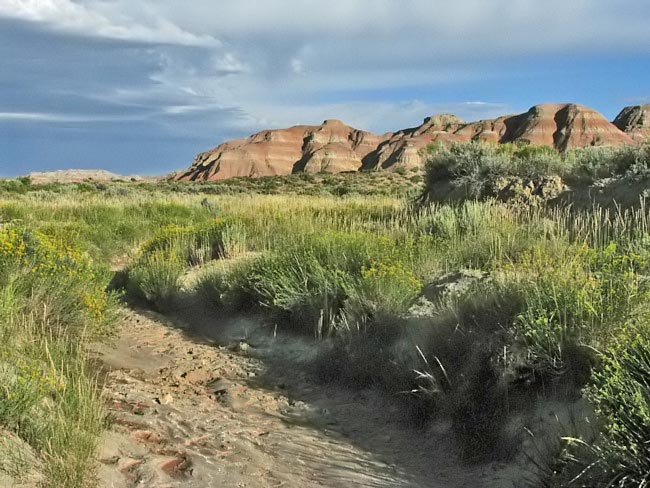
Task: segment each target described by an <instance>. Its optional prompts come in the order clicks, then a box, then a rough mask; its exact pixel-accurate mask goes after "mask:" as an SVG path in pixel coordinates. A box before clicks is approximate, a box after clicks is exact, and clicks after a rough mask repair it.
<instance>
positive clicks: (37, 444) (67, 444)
mask: <svg viewBox="0 0 650 488" xmlns="http://www.w3.org/2000/svg"><path fill="white" fill-rule="evenodd" d="M105 280H106V281H107V276H106V274H105V273H104V272H103V271H102V270H101V269H98V268H97V267H96V266H95V265H94V264H93V263H92V262H91V261H90V260H89V259H88V258H87V257H86V256H85V255H84V254H83V253H82V252H81V251H80V250H79V249H78V248H77V247H76V246H74V245H72V244H69V243H66V242H61V241H59V240H56V239H54V238H51V237H49V236H47V235H44V234H42V233H40V232H36V231H30V230H26V229H21V228H12V227H9V228H4V229H0V385H1V386H0V425H1V426H2V428H3V430H10V431H12V432H13V433H14V434H16V435H17V436H19V437H20V438H21V439H22V440H23V441H24V442H25V443H26V445H27V446H29V449H30V452H31V455H33V456H35V458H36V460H37V462H38V466H28V467H27V468H24V467H20V466H18V467H16V466H12V463H14V461H12V460H13V459H17V460H18V461H20V459H21V458H25V456H27V457H30V453H28V452H11V453H6V452H0V457H1V458H2V462H1V463H0V469H3V470H6V471H10V472H12V473H14V472H16V469H17V470H18V471H17V472H18V474H20V472H23V473H24V471H25V469H27V470H28V471H29V470H30V469H36V470H37V471H39V474H40V475H41V476H42V478H43V484H44V485H46V486H62V487H82V486H87V483H88V482H89V480H90V478H91V476H92V474H93V472H94V469H95V451H96V446H97V438H98V436H99V434H100V432H101V430H102V427H103V423H104V410H103V401H102V399H101V397H100V392H99V389H98V388H97V384H96V377H95V374H94V373H93V372H91V371H90V369H89V367H88V363H87V352H86V344H87V342H88V341H90V340H96V339H97V338H98V336H99V335H102V334H104V333H106V331H107V330H108V326H109V325H110V324H111V322H112V319H113V318H114V308H115V304H116V301H115V297H114V296H111V295H108V294H106V292H105V291H104V288H105V283H106V281H105ZM4 447H5V446H4V443H0V451H2V450H3V448H4ZM19 449H21V450H24V449H25V447H24V446H23V447H20V448H19Z"/></svg>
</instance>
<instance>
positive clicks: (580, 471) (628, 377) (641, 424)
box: [564, 335, 650, 488]
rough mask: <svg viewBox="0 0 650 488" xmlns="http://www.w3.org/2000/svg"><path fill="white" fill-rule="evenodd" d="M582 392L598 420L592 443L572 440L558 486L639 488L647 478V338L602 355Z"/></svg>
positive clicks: (649, 387) (649, 420) (649, 366)
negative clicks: (597, 432) (599, 426)
mask: <svg viewBox="0 0 650 488" xmlns="http://www.w3.org/2000/svg"><path fill="white" fill-rule="evenodd" d="M587 391H588V396H589V398H590V400H591V401H592V402H593V404H594V405H595V407H596V413H597V415H598V417H599V418H600V420H601V422H602V434H601V436H600V438H599V439H597V441H596V443H595V444H594V445H587V444H585V443H584V442H582V441H580V440H572V442H571V443H570V445H569V453H570V456H569V463H568V466H567V467H566V468H565V473H564V477H565V478H567V479H569V480H570V481H568V482H566V483H565V484H564V486H590V487H594V488H600V487H602V488H608V487H614V486H617V487H622V488H628V487H629V488H632V487H635V488H636V487H639V486H645V485H647V484H648V482H650V342H648V339H647V338H646V337H644V336H641V335H639V336H637V337H635V338H633V339H632V340H631V341H630V342H629V343H627V344H625V343H624V342H623V343H622V344H619V345H617V346H616V347H613V348H612V349H610V351H609V352H608V353H606V354H605V355H604V356H603V364H602V365H601V368H600V369H599V371H598V372H597V373H596V374H595V375H594V381H593V385H592V386H591V387H589V389H588V390H587Z"/></svg>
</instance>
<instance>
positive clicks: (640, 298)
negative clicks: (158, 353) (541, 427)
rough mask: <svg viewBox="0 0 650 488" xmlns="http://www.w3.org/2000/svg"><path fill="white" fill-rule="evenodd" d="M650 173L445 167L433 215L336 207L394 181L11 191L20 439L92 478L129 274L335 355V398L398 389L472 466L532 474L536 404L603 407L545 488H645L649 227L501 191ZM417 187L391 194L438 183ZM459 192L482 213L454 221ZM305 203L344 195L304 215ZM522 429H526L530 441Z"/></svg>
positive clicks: (554, 159)
mask: <svg viewBox="0 0 650 488" xmlns="http://www.w3.org/2000/svg"><path fill="white" fill-rule="evenodd" d="M648 164H649V162H648V148H647V146H645V147H644V146H641V147H639V148H625V149H616V150H613V149H593V150H592V149H582V150H577V151H575V152H570V153H567V154H566V155H563V156H560V155H558V154H557V153H555V152H553V151H551V150H546V149H544V148H532V147H526V146H524V147H522V146H508V145H506V146H499V147H498V148H497V147H493V146H487V145H482V144H466V145H454V146H451V147H450V148H449V149H444V148H442V147H437V148H433V149H432V150H431V154H430V156H429V162H428V165H427V181H426V185H427V186H426V188H425V189H424V190H422V193H421V198H420V203H419V204H415V202H414V198H413V191H412V190H410V189H408V191H404V189H403V188H402V187H401V186H398V185H396V186H395V187H391V186H387V187H383V188H380V187H379V185H377V188H375V190H376V191H377V192H379V191H381V193H384V194H383V195H381V194H372V193H375V192H372V191H361V190H359V189H356V190H353V191H343V190H341V191H330V189H331V188H347V189H350V188H353V187H356V186H357V185H359V186H365V185H368V186H370V183H369V182H373V184H377V183H378V181H381V178H384V175H383V174H382V173H381V172H379V173H372V174H368V175H364V174H363V173H361V174H357V175H347V176H346V175H339V176H337V177H336V179H335V183H333V184H331V185H330V184H329V183H325V181H326V180H327V181H329V178H334V177H332V176H331V175H316V176H315V177H313V178H316V180H314V181H311V182H310V181H308V180H309V178H312V177H308V176H303V175H296V176H292V177H284V179H277V178H275V179H274V178H271V179H268V180H264V179H259V180H255V182H252V181H250V180H245V179H242V180H235V181H231V182H230V183H228V182H227V181H226V182H223V183H219V184H213V183H210V184H204V185H197V186H192V185H190V184H179V183H167V184H162V186H161V187H156V186H155V185H151V184H128V183H124V184H119V183H114V184H110V185H101V186H99V185H94V184H91V183H80V184H74V185H52V186H44V187H32V186H31V185H30V184H29V183H28V182H21V181H10V182H4V183H3V184H2V187H1V189H0V222H2V230H0V260H2V264H3V267H2V268H1V270H2V271H0V319H1V322H0V324H1V326H2V329H1V331H2V333H3V335H4V336H5V337H7V338H8V339H7V340H6V341H3V346H0V351H3V354H4V355H3V357H2V359H1V360H0V366H1V367H0V374H3V375H5V378H6V379H5V381H4V383H3V384H4V385H9V386H4V387H3V389H1V390H0V425H1V426H2V429H4V430H6V431H8V432H11V433H12V436H13V437H15V438H16V442H21V443H24V444H25V447H24V450H25V452H28V453H31V456H32V457H33V459H34V460H35V461H34V463H36V464H35V466H37V467H38V469H37V471H38V473H39V475H40V476H41V477H43V479H45V480H46V482H47V483H49V485H50V486H82V485H83V483H84V482H88V480H89V479H91V478H92V470H93V464H92V452H93V449H94V442H95V439H96V436H97V434H98V432H99V431H100V429H101V425H102V422H103V418H102V405H101V401H100V400H99V398H98V393H97V390H96V388H95V383H94V380H93V378H94V375H93V373H92V372H91V370H90V369H89V368H88V365H87V360H86V353H85V352H84V351H85V349H84V347H83V345H84V343H87V342H88V341H90V340H94V338H95V337H97V336H98V335H101V334H102V333H105V332H106V329H109V330H110V324H111V321H110V318H111V317H112V310H113V308H114V298H113V296H112V295H111V294H110V293H108V292H106V291H105V289H106V286H107V285H108V282H109V276H108V274H107V273H105V271H102V269H105V267H106V265H107V264H108V263H109V262H110V261H111V260H112V259H115V258H121V261H124V258H123V256H124V255H125V254H129V259H128V264H127V266H126V269H125V270H124V273H123V274H124V276H122V277H121V278H122V280H121V283H118V280H114V285H115V284H118V285H120V286H122V287H123V291H124V293H126V294H127V297H128V298H129V299H134V300H140V301H141V302H145V303H148V304H149V305H150V306H151V307H152V308H155V309H157V310H159V311H162V312H170V311H173V309H174V308H175V307H176V306H178V305H179V304H180V303H181V302H182V301H183V300H188V299H189V297H193V298H198V299H199V300H200V301H201V302H202V303H204V304H206V306H209V307H211V310H212V313H214V314H222V313H223V312H224V311H227V312H229V313H242V314H243V313H251V312H255V313H258V314H261V315H262V316H263V317H266V320H268V323H269V324H270V325H271V324H272V325H277V330H278V333H291V334H301V335H305V336H311V337H314V343H315V345H316V344H318V350H319V354H318V355H317V358H316V359H315V360H314V361H313V362H312V363H311V364H309V365H307V367H309V368H310V369H312V370H313V373H314V375H316V376H317V377H318V378H319V379H320V380H322V381H339V382H344V383H346V384H348V385H350V386H353V387H363V386H368V385H373V386H377V387H380V388H382V389H383V390H385V391H386V392H387V393H388V394H391V395H395V396H397V397H399V398H401V399H402V400H403V402H404V405H405V409H404V411H405V412H408V414H409V415H410V416H411V417H412V419H413V420H414V421H417V422H418V423H421V424H425V423H426V422H428V421H429V420H430V419H436V418H446V419H449V421H450V422H451V425H452V431H453V433H454V435H455V436H456V437H457V439H458V445H459V455H460V456H461V458H463V459H465V460H467V461H473V462H474V461H482V460H487V459H494V457H495V456H498V457H502V458H504V459H508V458H512V457H514V456H516V455H517V453H518V452H520V451H521V450H522V449H523V448H522V446H523V445H524V444H526V443H530V439H528V434H527V431H526V429H525V427H529V425H528V424H527V421H528V420H527V413H528V412H531V411H532V410H533V409H534V408H535V406H536V405H537V404H539V403H540V402H543V401H550V400H554V401H555V400H559V401H562V402H566V403H573V402H575V401H576V400H577V399H582V400H581V401H583V402H586V403H588V404H589V405H590V406H591V408H590V409H587V410H590V411H593V413H590V414H589V415H587V417H588V419H587V420H585V418H584V417H582V418H578V419H574V423H573V424H572V425H564V424H563V425H559V426H558V427H557V428H558V431H559V435H558V436H557V439H554V441H553V442H552V443H550V444H549V443H548V440H545V441H544V442H545V445H543V446H541V445H540V446H537V448H538V449H537V450H538V451H539V452H540V453H543V455H541V456H537V457H536V458H535V460H534V462H531V466H530V470H531V480H534V481H531V486H593V487H600V486H603V487H604V486H622V487H628V486H629V487H632V486H643V485H644V484H645V483H647V482H648V479H647V477H648V473H650V466H649V465H648V459H650V452H649V446H650V431H648V425H650V397H649V396H648V388H649V384H648V378H650V342H648V337H650V335H648V332H649V330H648V324H649V322H648V318H649V316H648V314H649V313H650V310H649V309H648V303H650V301H649V298H650V281H649V280H648V276H649V273H650V229H649V228H648V217H649V216H648V211H647V210H646V209H645V207H644V206H642V205H641V206H636V207H633V208H629V209H626V210H623V209H620V208H618V209H617V208H616V207H611V208H599V207H589V208H585V209H581V210H579V209H576V208H572V207H567V206H564V205H562V204H559V205H555V206H550V205H546V204H545V203H544V202H545V201H546V199H544V198H529V197H530V195H528V194H521V193H517V192H516V191H514V190H513V193H514V196H515V197H517V196H522V195H523V196H525V198H504V196H503V194H502V193H499V192H495V191H493V188H494V184H495V183H494V182H495V181H497V180H498V179H499V178H505V179H507V180H511V179H512V178H519V179H520V180H517V181H520V182H522V183H525V181H524V180H526V179H530V180H533V181H538V180H539V178H541V177H544V178H550V177H552V176H557V177H559V178H561V181H562V183H561V184H562V185H564V184H565V182H566V183H567V184H569V185H571V184H573V182H578V181H582V182H584V181H585V180H586V181H587V183H591V182H592V181H595V180H596V179H599V178H602V177H604V176H611V175H617V176H620V177H621V178H636V179H637V180H641V181H644V180H643V178H644V177H645V175H646V171H647V168H648ZM414 176H419V175H417V174H416V173H413V174H412V175H411V174H409V173H407V174H405V175H397V176H393V177H392V178H395V179H397V178H401V179H400V180H399V181H400V182H404V181H409V182H412V183H413V184H414V185H416V184H420V182H419V181H412V180H410V179H409V178H412V177H414ZM319 179H321V180H320V186H319V184H318V182H319ZM269 182H273V185H271V184H270V183H269ZM308 183H309V185H311V186H310V187H309V186H308ZM386 183H387V184H388V183H389V182H388V181H386ZM441 183H445V184H446V185H449V184H451V185H452V186H456V187H457V188H462V192H461V194H462V195H463V197H462V198H457V199H455V200H454V201H442V200H443V198H442V197H441V196H440V195H441V194H440V193H439V189H438V187H437V185H440V184H441ZM301 184H304V188H308V187H309V188H310V190H309V193H311V192H312V191H313V192H314V193H320V192H322V190H327V192H326V194H320V195H312V194H310V195H301V194H300V193H301V190H300V188H298V187H300V185H301ZM536 184H537V183H534V185H533V187H534V186H535V185H536ZM258 185H259V186H258ZM264 185H270V186H273V187H274V188H273V190H272V191H270V190H269V191H266V190H262V188H263V186H264ZM400 185H401V184H400ZM404 186H408V187H409V188H410V187H411V186H412V185H411V184H408V185H406V184H405V185H404ZM244 187H246V189H245V190H244ZM294 187H295V191H294V194H282V195H273V194H271V195H268V194H260V193H273V192H275V191H281V190H283V189H288V188H294ZM526 187H527V183H525V184H523V185H522V188H526ZM304 188H303V189H304ZM212 193H216V194H212ZM230 193H233V194H230ZM323 193H324V192H323ZM534 193H535V192H532V193H531V195H533V194H534ZM533 196H535V197H537V196H539V194H538V193H537V194H535V195H533ZM531 203H532V204H531ZM189 275H191V277H192V279H191V280H189V279H188V276H189ZM4 344H7V346H6V347H5V345H4ZM23 364H24V365H26V366H24V367H23V366H22V365H23ZM21 368H23V369H21ZM21 378H22V379H21ZM17 398H20V401H18V400H16V399H17ZM513 417H517V418H521V419H524V420H522V421H521V425H519V428H517V429H513V428H512V422H511V419H512V418H513ZM530 432H533V433H534V434H535V432H534V429H532V426H531V429H530ZM13 437H10V438H13ZM532 442H533V443H535V442H536V439H533V440H532ZM540 442H542V441H541V440H540ZM1 449H3V446H2V445H0V450H1ZM70 459H72V460H74V462H71V461H70ZM34 463H32V464H34ZM12 466H15V465H12ZM12 466H9V467H6V466H4V465H2V466H0V468H2V469H3V470H5V471H8V472H15V469H14V467H12ZM12 470H13V471H12ZM522 483H523V482H522Z"/></svg>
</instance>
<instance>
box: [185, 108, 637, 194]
mask: <svg viewBox="0 0 650 488" xmlns="http://www.w3.org/2000/svg"><path fill="white" fill-rule="evenodd" d="M470 141H485V142H493V143H501V144H502V143H517V142H521V143H528V144H535V145H547V146H552V147H554V148H556V149H557V150H559V151H567V150H570V149H574V148H577V147H585V146H595V145H613V146H618V145H622V144H633V143H635V142H644V141H650V105H639V106H633V107H625V108H624V109H623V110H622V111H621V113H620V114H619V115H618V116H617V117H616V119H615V120H614V123H611V122H609V121H608V120H607V119H606V118H605V117H604V116H603V115H602V114H600V113H599V112H597V111H596V110H593V109H591V108H589V107H585V106H584V105H578V104H542V105H535V106H534V107H532V108H531V109H530V110H528V112H525V113H523V114H518V115H505V116H502V117H497V118H496V119H490V120H479V121H477V122H469V123H468V122H465V121H463V120H462V119H460V118H458V117H456V116H455V115H452V114H439V115H434V116H432V117H427V118H426V119H424V122H423V123H422V125H420V126H418V127H414V128H410V129H403V130H400V131H397V132H394V133H391V132H389V133H386V134H383V135H377V134H373V133H371V132H366V131H363V130H359V129H355V128H353V127H350V126H348V125H346V124H344V123H343V122H341V121H340V120H326V121H325V122H323V123H322V124H321V125H316V126H307V125H298V126H294V127H290V128H288V129H274V130H264V131H262V132H258V133H257V134H253V135H252V136H250V137H248V138H245V139H235V140H232V141H228V142H224V143H223V144H220V145H219V146H217V147H215V148H214V149H211V150H210V151H207V152H203V153H200V154H199V155H197V156H196V158H195V160H194V163H193V164H192V166H191V167H190V168H188V169H187V170H185V171H183V172H181V173H179V174H177V175H176V176H175V178H176V179H178V180H185V181H208V180H220V179H226V178H233V177H237V176H249V177H258V176H270V175H287V174H291V173H298V172H308V173H317V172H330V173H341V172H348V171H350V172H351V171H358V170H361V169H364V170H373V169H377V170H381V169H385V170H394V169H397V168H411V167H419V166H421V165H422V164H423V157H422V155H421V150H422V149H423V148H425V147H426V146H428V145H430V144H433V143H436V142H440V143H442V144H450V143H452V142H470Z"/></svg>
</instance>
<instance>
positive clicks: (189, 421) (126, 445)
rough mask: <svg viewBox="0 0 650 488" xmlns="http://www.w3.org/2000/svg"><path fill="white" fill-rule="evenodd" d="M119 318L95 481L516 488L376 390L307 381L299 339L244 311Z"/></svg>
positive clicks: (105, 365)
mask: <svg viewBox="0 0 650 488" xmlns="http://www.w3.org/2000/svg"><path fill="white" fill-rule="evenodd" d="M122 322H123V323H122V325H121V327H120V332H119V333H118V336H117V337H116V338H115V340H113V341H111V342H110V343H108V344H104V345H101V346H98V351H97V358H98V360H99V362H100V364H101V367H102V371H103V374H104V378H105V381H106V385H105V394H106V398H107V403H108V405H109V409H110V414H111V418H112V424H111V427H110V428H109V430H108V431H107V432H106V434H105V435H104V438H103V440H102V450H101V456H100V458H101V459H100V461H101V462H100V469H99V474H98V476H99V480H98V485H99V486H101V487H115V488H122V487H134V486H150V487H175V486H192V487H317V486H318V487H348V486H350V487H352V486H354V487H357V486H358V487H441V488H443V487H444V488H454V487H511V486H517V485H516V483H513V481H512V480H514V479H517V478H518V477H520V475H521V473H517V472H516V471H513V469H514V468H511V467H509V466H507V465H499V464H487V465H482V466H478V467H477V466H466V465H463V464H462V463H460V462H459V460H458V459H457V457H456V456H455V454H454V448H453V444H452V441H451V436H450V435H449V432H448V427H447V426H445V425H432V426H431V427H429V428H428V429H427V431H426V432H425V431H423V430H418V429H416V428H414V427H411V426H409V425H407V424H405V423H404V420H403V417H404V416H403V415H400V412H399V408H400V407H399V404H398V403H396V402H394V401H391V399H390V398H386V397H385V395H382V394H381V393H380V392H377V391H373V390H365V391H350V390H347V389H344V388H341V387H340V386H336V385H322V384H315V383H313V382H311V381H310V380H309V378H308V376H307V375H306V374H304V373H303V372H302V369H301V368H300V367H298V366H297V365H298V364H299V361H298V358H299V357H300V356H302V355H304V354H305V351H306V350H308V349H307V347H306V346H305V344H307V342H306V341H303V342H301V340H299V339H295V338H287V337H285V338H279V337H275V336H274V334H272V332H268V331H265V330H262V329H260V326H259V324H257V323H256V321H254V320H252V319H241V318H240V319H237V320H233V319H219V318H213V317H208V316H204V317H203V318H202V319H200V320H196V319H195V318H192V319H191V320H178V319H175V320H173V321H172V319H169V318H167V317H163V316H161V315H158V314H155V313H152V312H148V311H134V310H128V311H125V314H124V319H123V321H122ZM211 331H212V332H214V331H219V333H218V334H216V333H210V332H211ZM280 351H281V352H280ZM281 354H284V355H285V358H284V359H285V360H281V359H282V356H281ZM282 365H284V367H283V366H282Z"/></svg>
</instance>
